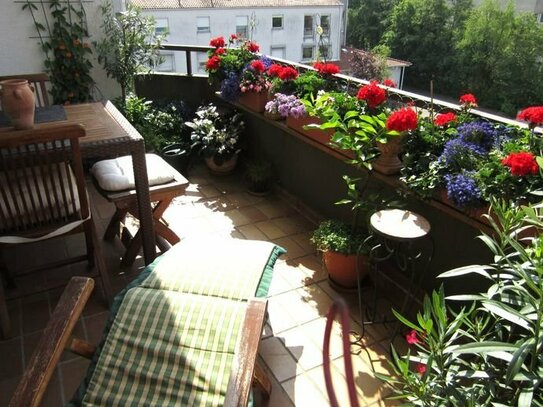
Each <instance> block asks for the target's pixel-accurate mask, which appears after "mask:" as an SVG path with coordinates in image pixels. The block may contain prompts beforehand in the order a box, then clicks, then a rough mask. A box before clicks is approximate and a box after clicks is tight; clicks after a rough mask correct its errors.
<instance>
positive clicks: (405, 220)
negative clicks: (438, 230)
mask: <svg viewBox="0 0 543 407" xmlns="http://www.w3.org/2000/svg"><path fill="white" fill-rule="evenodd" d="M370 224H371V226H372V227H373V228H374V229H375V230H376V231H377V232H379V233H381V234H383V235H385V236H386V237H389V238H392V239H398V240H403V239H419V238H421V237H424V236H426V235H427V234H428V233H429V232H430V222H428V221H427V220H426V219H425V218H424V217H422V216H421V215H419V214H416V213H414V212H411V211H406V210H403V209H384V210H382V211H379V212H375V213H374V214H373V215H371V218H370Z"/></svg>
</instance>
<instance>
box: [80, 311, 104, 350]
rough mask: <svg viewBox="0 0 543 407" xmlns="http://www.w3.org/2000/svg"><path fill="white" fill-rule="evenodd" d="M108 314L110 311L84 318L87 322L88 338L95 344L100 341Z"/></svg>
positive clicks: (85, 322)
mask: <svg viewBox="0 0 543 407" xmlns="http://www.w3.org/2000/svg"><path fill="white" fill-rule="evenodd" d="M108 315H109V313H108V312H102V313H100V314H94V315H91V316H89V317H86V318H84V321H83V323H84V324H85V332H86V333H87V335H86V339H87V341H89V342H90V343H92V344H93V345H98V344H99V343H100V340H101V339H102V332H103V330H104V327H105V326H106V321H107V318H108Z"/></svg>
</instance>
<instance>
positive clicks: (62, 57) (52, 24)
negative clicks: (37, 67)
mask: <svg viewBox="0 0 543 407" xmlns="http://www.w3.org/2000/svg"><path fill="white" fill-rule="evenodd" d="M45 3H46V2H45V1H44V0H40V1H38V2H36V1H30V0H27V1H26V2H25V4H24V5H23V10H28V11H29V12H30V15H31V16H32V21H33V22H34V26H35V27H36V31H37V33H38V38H39V42H40V45H41V48H42V50H43V52H44V53H45V62H44V65H45V69H46V71H47V73H48V74H49V76H50V80H51V84H52V90H51V94H52V95H53V102H54V103H55V104H70V103H79V102H88V101H89V100H91V92H92V88H93V86H94V80H93V79H92V77H91V76H90V70H91V68H92V63H91V62H90V60H89V58H90V55H91V54H92V51H91V48H90V46H89V43H88V42H86V41H85V39H86V38H87V37H88V32H87V24H86V14H85V9H84V7H83V3H82V1H81V0H64V1H62V2H61V1H60V0H49V1H47V3H49V10H47V8H46V6H45ZM41 15H43V20H41V18H40V16H41ZM41 21H43V23H42V22H41Z"/></svg>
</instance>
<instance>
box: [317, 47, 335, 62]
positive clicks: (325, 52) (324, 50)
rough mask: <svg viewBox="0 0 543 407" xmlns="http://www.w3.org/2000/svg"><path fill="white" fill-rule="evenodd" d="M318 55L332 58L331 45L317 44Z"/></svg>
mask: <svg viewBox="0 0 543 407" xmlns="http://www.w3.org/2000/svg"><path fill="white" fill-rule="evenodd" d="M319 57H321V58H324V59H332V46H331V45H329V44H327V45H320V46H319Z"/></svg>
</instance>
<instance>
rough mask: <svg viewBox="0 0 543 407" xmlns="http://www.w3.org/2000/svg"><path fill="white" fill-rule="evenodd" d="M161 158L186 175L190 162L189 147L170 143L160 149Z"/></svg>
mask: <svg viewBox="0 0 543 407" xmlns="http://www.w3.org/2000/svg"><path fill="white" fill-rule="evenodd" d="M161 155H162V158H164V160H165V161H166V162H167V163H168V164H170V165H171V166H172V167H173V168H175V169H176V170H177V171H179V172H180V173H181V174H183V175H186V174H187V173H188V168H189V164H190V149H189V148H188V147H187V146H185V145H183V144H178V143H175V144H170V145H167V146H166V147H164V148H163V149H162V151H161Z"/></svg>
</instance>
